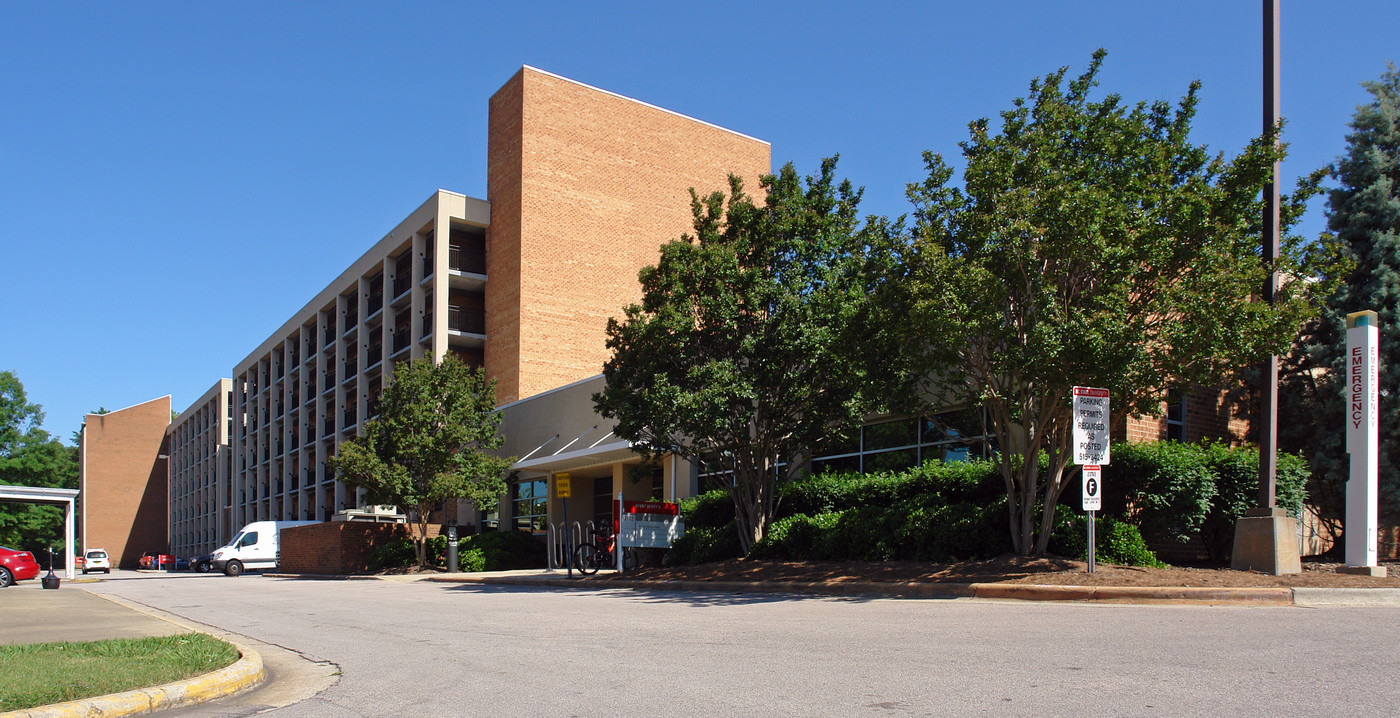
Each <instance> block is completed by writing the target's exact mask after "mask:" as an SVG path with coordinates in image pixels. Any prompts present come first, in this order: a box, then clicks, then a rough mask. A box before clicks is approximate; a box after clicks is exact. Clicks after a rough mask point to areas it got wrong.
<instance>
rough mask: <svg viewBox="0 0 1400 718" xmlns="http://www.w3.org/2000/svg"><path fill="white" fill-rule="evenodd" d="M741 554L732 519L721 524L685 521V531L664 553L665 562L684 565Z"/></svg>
mask: <svg viewBox="0 0 1400 718" xmlns="http://www.w3.org/2000/svg"><path fill="white" fill-rule="evenodd" d="M727 498H728V497H726V499H727ZM742 555H743V551H742V550H741V549H740V548H739V529H738V525H737V524H736V523H735V522H734V520H733V519H731V520H730V521H729V523H726V524H724V525H723V526H705V525H700V526H691V525H690V524H689V522H687V524H686V527H685V533H684V534H682V535H681V537H680V538H678V539H676V540H675V542H674V543H672V544H671V550H670V551H668V552H667V553H666V564H667V565H668V566H684V565H689V564H697V563H709V562H711V561H724V560H726V559H731V558H739V557H740V556H742Z"/></svg>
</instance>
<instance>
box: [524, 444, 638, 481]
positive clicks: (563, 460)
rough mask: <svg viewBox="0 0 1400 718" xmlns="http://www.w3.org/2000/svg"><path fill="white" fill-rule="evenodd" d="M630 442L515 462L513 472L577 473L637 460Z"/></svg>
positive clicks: (591, 447) (601, 445) (600, 445)
mask: <svg viewBox="0 0 1400 718" xmlns="http://www.w3.org/2000/svg"><path fill="white" fill-rule="evenodd" d="M638 458H640V456H639V455H638V454H637V452H635V451H633V450H632V442H630V441H614V442H610V443H607V444H599V445H597V446H590V447H587V448H583V449H578V450H576V451H563V452H560V453H557V454H550V455H549V456H540V457H536V458H531V459H524V460H521V461H517V462H515V464H514V465H512V466H511V467H510V468H511V470H513V471H521V472H538V473H542V474H551V473H554V472H557V471H577V470H579V469H586V468H589V467H591V466H602V465H606V464H615V463H617V462H619V461H629V460H633V459H638Z"/></svg>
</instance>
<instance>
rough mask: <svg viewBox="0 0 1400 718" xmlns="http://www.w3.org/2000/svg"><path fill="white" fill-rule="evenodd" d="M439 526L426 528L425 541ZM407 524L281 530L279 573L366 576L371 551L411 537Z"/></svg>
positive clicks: (349, 524)
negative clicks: (397, 539)
mask: <svg viewBox="0 0 1400 718" xmlns="http://www.w3.org/2000/svg"><path fill="white" fill-rule="evenodd" d="M440 528H441V527H440V526H438V525H436V524H429V525H428V538H432V537H434V536H437V535H438V533H439V530H440ZM412 535H413V529H412V527H410V526H408V525H407V524H381V523H373V522H370V521H327V522H324V523H319V524H307V525H306V526H291V527H288V528H285V529H282V538H281V543H280V545H279V551H280V553H281V557H280V558H279V565H278V570H280V571H282V572H283V573H307V574H314V575H326V576H339V575H345V574H355V573H366V572H368V571H369V559H370V556H371V555H373V554H374V550H375V549H376V548H379V547H380V546H383V545H384V544H386V543H388V542H390V541H392V540H394V539H396V538H400V537H406V536H412Z"/></svg>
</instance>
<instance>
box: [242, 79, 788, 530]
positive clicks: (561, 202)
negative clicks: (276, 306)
mask: <svg viewBox="0 0 1400 718" xmlns="http://www.w3.org/2000/svg"><path fill="white" fill-rule="evenodd" d="M489 125H490V130H489V137H488V167H487V199H485V200H482V199H475V198H470V197H466V196H463V195H460V194H455V193H452V192H447V191H442V190H439V191H438V192H437V193H435V194H434V195H433V196H432V197H431V198H429V200H428V201H427V202H426V203H424V204H423V205H422V206H420V207H419V208H418V209H417V210H415V211H414V212H413V213H412V214H410V215H409V216H408V218H407V219H405V220H403V221H402V222H400V223H399V225H398V226H397V227H395V228H394V229H393V230H392V231H391V232H389V233H388V234H387V235H386V236H384V237H383V238H382V239H381V240H379V242H378V243H376V244H375V245H374V246H373V247H372V248H370V250H369V251H367V252H366V253H365V254H364V255H363V256H362V257H360V259H358V260H357V261H356V262H355V263H354V264H353V265H351V266H350V267H349V268H348V269H347V270H346V271H345V272H343V273H342V274H341V275H340V276H339V277H338V278H336V280H335V281H333V282H332V283H331V284H329V285H328V286H327V287H326V288H325V289H324V290H322V291H321V292H320V293H319V294H318V295H317V296H316V297H315V298H313V299H312V300H311V301H310V302H308V303H307V304H306V305H305V306H303V307H302V308H301V309H300V310H299V311H297V312H295V313H294V314H293V315H292V316H291V317H290V318H289V319H287V321H286V322H284V323H283V325H282V326H281V327H280V328H279V329H278V330H277V331H276V332H274V333H273V334H272V336H270V337H268V338H267V340H266V341H264V342H263V343H262V345H261V346H259V347H258V348H257V349H255V350H254V351H253V352H252V353H250V354H249V355H248V356H247V357H245V358H244V359H243V360H242V361H240V362H238V364H236V365H235V366H234V371H233V380H232V393H233V399H232V409H233V420H232V427H231V429H232V435H231V439H230V448H231V456H232V467H231V472H230V473H231V477H232V481H231V485H230V489H229V492H230V493H229V500H230V505H231V506H232V510H231V523H230V524H229V526H230V527H232V529H235V530H236V528H237V527H238V526H241V525H242V524H244V523H247V522H251V521H255V520H261V519H289V520H290V519H318V520H328V519H330V518H331V517H332V516H333V515H334V514H335V513H336V512H338V511H340V510H343V509H350V508H355V507H357V506H358V505H359V503H360V500H359V497H358V496H357V495H356V493H355V492H354V491H353V490H347V488H346V487H345V485H344V484H341V483H340V482H337V481H336V480H335V477H334V476H333V475H332V474H331V472H329V471H328V470H327V465H326V461H327V459H328V458H329V457H331V456H333V455H334V454H335V450H336V447H337V446H338V445H339V443H340V442H342V441H344V440H346V439H347V438H349V437H351V436H354V434H355V431H356V429H357V428H358V427H359V426H360V425H361V424H362V423H363V422H364V421H365V420H367V419H368V418H370V417H371V416H373V414H374V405H375V401H376V399H377V398H378V396H379V393H380V392H381V391H382V389H383V387H384V386H385V385H386V384H387V382H388V381H389V380H390V379H391V377H392V375H393V365H394V363H396V362H398V361H403V360H409V359H418V358H422V357H430V358H432V359H434V360H436V359H440V358H441V357H442V356H444V355H445V354H446V353H448V352H452V353H454V354H456V355H458V356H459V357H460V358H462V359H463V360H464V361H465V362H466V363H468V364H470V365H475V366H484V367H485V369H486V372H487V374H488V375H489V376H490V377H491V378H493V379H495V380H496V381H497V387H498V388H497V399H498V401H499V402H500V403H502V404H505V403H509V402H513V401H516V400H519V399H523V398H526V397H529V396H532V395H536V394H539V393H541V392H544V391H547V390H550V389H553V388H555V387H558V386H561V385H566V384H569V383H570V382H574V381H578V380H581V379H585V378H587V377H591V376H594V375H596V374H598V373H599V372H600V371H601V369H602V365H603V362H604V360H605V359H606V348H605V344H604V328H605V326H606V323H607V320H608V318H609V317H611V316H614V315H616V314H618V313H619V312H620V311H621V308H622V307H623V306H625V305H626V304H628V303H630V302H634V301H637V300H638V299H640V292H641V290H640V286H639V285H638V284H637V273H638V271H639V270H640V269H641V268H642V267H643V266H646V265H648V264H651V263H654V262H655V261H656V256H657V250H658V248H659V247H660V246H661V245H662V244H663V243H665V242H667V241H670V240H672V239H676V238H678V237H680V236H681V235H682V234H684V233H685V232H686V231H688V230H689V229H690V221H691V217H690V211H689V207H690V202H689V192H690V189H691V188H695V189H696V190H698V191H701V192H708V191H712V190H716V189H722V188H724V187H725V186H726V182H727V179H726V178H727V177H728V175H729V174H731V173H732V174H738V175H740V176H742V177H744V178H745V179H746V180H748V182H749V183H750V185H756V180H757V178H758V176H759V175H761V174H765V173H767V172H769V171H770V167H771V159H770V151H769V145H768V143H766V142H763V141H760V140H756V139H753V138H751V137H747V136H745V135H742V134H739V133H736V132H733V131H730V130H726V129H723V128H720V127H716V126H714V125H711V124H708V123H705V122H701V121H699V120H695V119H692V118H689V117H685V116H682V115H678V114H676V113H674V112H670V111H668V110H663V109H661V108H658V107H654V106H651V105H648V104H646V103H643V102H638V101H636V100H632V99H629V98H625V97H621V96H619V95H615V94H613V93H609V92H605V91H603V90H599V89H596V88H593V87H589V86H587V85H583V84H580V83H578V82H574V81H572V80H568V79H565V78H562V77H559V76H557V75H552V74H549V73H546V72H542V71H539V70H535V69H533V68H529V67H526V68H523V69H522V70H521V71H520V72H519V73H517V74H516V75H515V76H514V77H513V78H511V80H510V81H509V82H507V83H506V84H505V85H504V86H503V87H502V88H501V89H500V90H499V91H498V92H497V93H496V94H495V95H494V96H493V97H492V98H491V100H490V117H489ZM527 491H528V489H527ZM516 494H517V495H518V494H519V490H517V491H516ZM466 510H467V509H466V508H465V507H464V508H463V511H466ZM474 518H475V517H474V516H462V517H461V519H460V520H463V521H472V520H474ZM225 538H228V536H220V539H225Z"/></svg>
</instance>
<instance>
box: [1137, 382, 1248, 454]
mask: <svg viewBox="0 0 1400 718" xmlns="http://www.w3.org/2000/svg"><path fill="white" fill-rule="evenodd" d="M1227 400H1228V394H1227V393H1226V391H1225V390H1223V389H1207V388H1201V387H1197V388H1194V389H1192V390H1191V392H1190V393H1189V394H1187V396H1186V425H1185V429H1186V437H1185V438H1186V441H1192V442H1195V441H1201V440H1202V439H1219V440H1222V441H1225V442H1228V443H1230V444H1240V443H1242V442H1244V441H1246V440H1247V439H1249V436H1250V430H1251V428H1250V422H1249V420H1248V419H1247V418H1242V417H1239V416H1235V415H1234V408H1235V407H1233V406H1232V405H1231V404H1229V403H1228V401H1227ZM1166 413H1167V412H1166V403H1165V402H1164V403H1163V404H1162V415H1161V416H1155V417H1154V416H1130V417H1128V419H1127V422H1126V427H1125V429H1124V437H1123V438H1125V439H1126V440H1127V441H1162V440H1164V439H1166V438H1167V418H1166Z"/></svg>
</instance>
